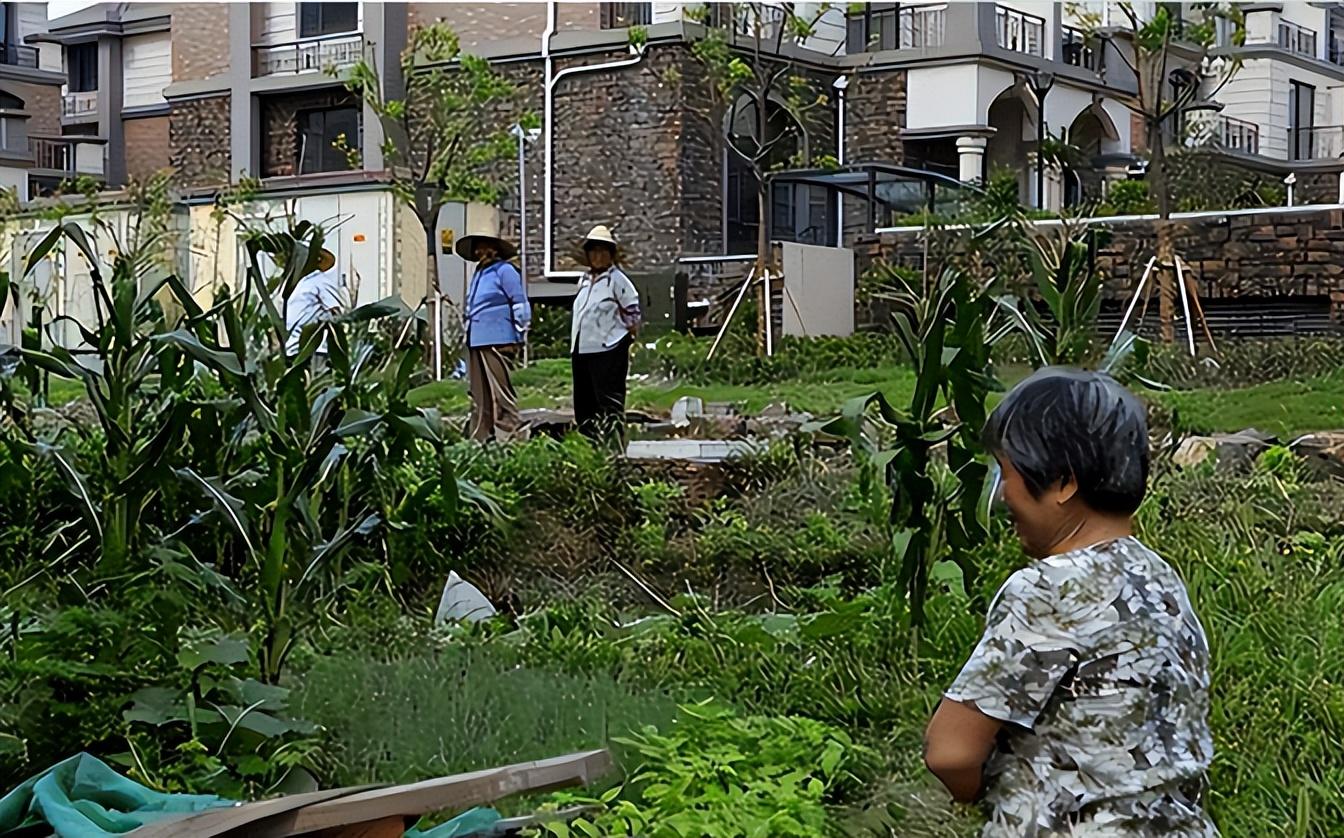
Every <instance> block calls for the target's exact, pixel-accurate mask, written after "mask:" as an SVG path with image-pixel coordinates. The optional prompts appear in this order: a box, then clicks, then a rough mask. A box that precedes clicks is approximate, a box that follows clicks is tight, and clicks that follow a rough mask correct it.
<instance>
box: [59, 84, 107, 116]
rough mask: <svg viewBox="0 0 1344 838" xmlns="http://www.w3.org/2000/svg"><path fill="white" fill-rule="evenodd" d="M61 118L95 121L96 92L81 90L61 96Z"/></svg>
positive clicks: (96, 114)
mask: <svg viewBox="0 0 1344 838" xmlns="http://www.w3.org/2000/svg"><path fill="white" fill-rule="evenodd" d="M61 117H62V118H64V119H97V118H98V91H96V90H83V91H80V92H78V93H67V94H65V95H64V96H62V97H61Z"/></svg>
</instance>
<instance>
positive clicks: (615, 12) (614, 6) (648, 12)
mask: <svg viewBox="0 0 1344 838" xmlns="http://www.w3.org/2000/svg"><path fill="white" fill-rule="evenodd" d="M598 17H599V22H600V24H601V26H602V28H603V29H625V28H627V27H630V26H648V25H650V24H651V23H653V4H652V3H603V4H602V5H601V9H600V10H599V12H598Z"/></svg>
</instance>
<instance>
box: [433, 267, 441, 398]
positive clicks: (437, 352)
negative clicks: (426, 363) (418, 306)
mask: <svg viewBox="0 0 1344 838" xmlns="http://www.w3.org/2000/svg"><path fill="white" fill-rule="evenodd" d="M433 320H434V380H435V381H442V380H443V295H442V294H441V293H439V289H437V288H435V289H434V318H433Z"/></svg>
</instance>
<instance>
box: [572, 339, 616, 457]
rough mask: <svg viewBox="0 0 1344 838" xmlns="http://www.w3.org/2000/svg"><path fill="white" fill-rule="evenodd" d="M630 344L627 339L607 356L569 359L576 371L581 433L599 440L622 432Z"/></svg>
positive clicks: (576, 417) (576, 410) (594, 354)
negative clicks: (605, 435) (608, 434)
mask: <svg viewBox="0 0 1344 838" xmlns="http://www.w3.org/2000/svg"><path fill="white" fill-rule="evenodd" d="M630 341H631V338H629V337H627V338H625V339H624V340H622V341H621V342H620V343H618V344H616V345H615V346H613V347H612V348H611V349H608V350H606V351H605V352H591V353H587V354H583V355H580V354H577V353H576V354H574V355H571V356H570V366H571V368H572V369H573V371H574V422H575V424H577V425H578V428H579V433H581V434H584V435H585V436H589V437H593V438H598V437H600V436H602V435H603V434H604V433H608V432H610V431H612V430H616V431H620V430H621V429H622V423H623V422H624V421H625V377H626V375H627V374H628V373H629V372H630Z"/></svg>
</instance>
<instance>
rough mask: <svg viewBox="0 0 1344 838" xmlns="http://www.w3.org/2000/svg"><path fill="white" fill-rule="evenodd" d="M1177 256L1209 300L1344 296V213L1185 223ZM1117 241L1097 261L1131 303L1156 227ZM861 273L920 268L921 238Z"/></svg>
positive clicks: (873, 254) (891, 241)
mask: <svg viewBox="0 0 1344 838" xmlns="http://www.w3.org/2000/svg"><path fill="white" fill-rule="evenodd" d="M1173 223H1174V224H1175V229H1176V252H1177V253H1179V254H1181V256H1182V257H1183V258H1184V259H1185V260H1186V261H1187V262H1188V263H1189V265H1190V267H1191V268H1192V269H1193V272H1194V280H1195V284H1196V287H1197V288H1198V290H1199V296H1200V297H1201V298H1203V299H1232V298H1247V297H1251V298H1255V297H1273V296H1316V297H1324V296H1328V295H1329V294H1331V293H1332V292H1341V291H1344V209H1327V210H1316V211H1310V212H1289V211H1278V212H1275V211H1265V212H1257V213H1250V214H1239V215H1217V214H1210V215H1209V216H1206V217H1200V218H1193V219H1178V220H1177V221H1175V222H1173ZM1107 226H1108V228H1109V229H1110V230H1111V231H1112V234H1113V237H1112V240H1111V242H1110V243H1109V244H1108V245H1107V246H1105V247H1104V248H1102V249H1101V250H1099V252H1098V255H1097V259H1098V263H1099V264H1100V266H1101V268H1102V270H1103V271H1104V272H1105V274H1106V296H1107V297H1108V298H1110V299H1127V298H1128V297H1129V295H1130V294H1131V293H1132V291H1133V287H1134V285H1135V283H1136V282H1137V281H1138V279H1139V277H1141V276H1142V275H1143V270H1144V267H1145V265H1146V264H1147V262H1148V260H1149V259H1150V258H1152V256H1153V244H1154V241H1155V230H1154V222H1153V221H1131V222H1124V223H1118V224H1111V225H1107ZM858 249H859V250H860V251H861V252H860V262H859V264H860V269H862V268H863V267H864V266H866V265H867V264H870V263H871V261H872V260H873V259H874V258H877V257H879V256H880V257H881V258H885V259H888V260H892V261H896V260H899V261H902V262H903V263H905V264H914V263H917V262H918V261H919V257H920V254H921V253H922V251H923V247H922V245H921V243H920V241H919V237H918V236H917V235H916V234H914V233H884V234H882V235H880V236H879V237H878V239H877V240H876V241H870V242H868V243H866V244H865V245H863V246H861V247H860V248H858Z"/></svg>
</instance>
